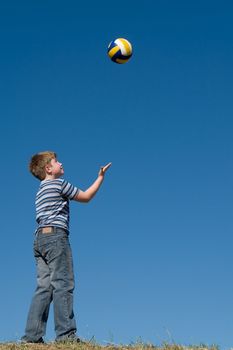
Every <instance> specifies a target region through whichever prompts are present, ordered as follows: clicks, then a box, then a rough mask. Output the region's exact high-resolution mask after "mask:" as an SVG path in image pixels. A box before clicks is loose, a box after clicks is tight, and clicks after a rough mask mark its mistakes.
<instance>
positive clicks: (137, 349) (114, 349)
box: [0, 343, 218, 350]
mask: <svg viewBox="0 0 233 350" xmlns="http://www.w3.org/2000/svg"><path fill="white" fill-rule="evenodd" d="M0 350H218V346H215V345H212V346H205V345H200V346H191V345H190V346H184V345H175V344H172V345H171V344H163V345H162V346H156V345H150V344H135V345H129V346H128V345H127V346H124V345H119V346H118V345H107V346H101V345H97V344H88V343H87V344H72V343H69V344H55V343H47V344H19V343H2V344H0Z"/></svg>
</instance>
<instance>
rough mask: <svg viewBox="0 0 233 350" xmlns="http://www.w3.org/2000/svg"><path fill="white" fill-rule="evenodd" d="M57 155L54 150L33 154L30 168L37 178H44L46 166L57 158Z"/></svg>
mask: <svg viewBox="0 0 233 350" xmlns="http://www.w3.org/2000/svg"><path fill="white" fill-rule="evenodd" d="M56 158H57V155H56V153H54V152H51V151H46V152H40V153H37V154H35V155H34V156H32V158H31V161H30V163H29V170H30V172H31V173H32V175H34V176H35V177H36V178H37V179H39V180H41V181H42V180H44V179H45V176H46V171H45V166H46V165H47V164H49V163H50V162H51V160H52V159H56Z"/></svg>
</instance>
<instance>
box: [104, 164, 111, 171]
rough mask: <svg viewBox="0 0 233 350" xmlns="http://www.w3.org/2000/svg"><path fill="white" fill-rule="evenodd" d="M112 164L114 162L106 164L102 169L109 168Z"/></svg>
mask: <svg viewBox="0 0 233 350" xmlns="http://www.w3.org/2000/svg"><path fill="white" fill-rule="evenodd" d="M111 165H112V163H108V164H107V165H105V166H104V167H103V168H102V169H103V171H106V170H108V168H110V166H111Z"/></svg>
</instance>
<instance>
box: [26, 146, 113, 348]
mask: <svg viewBox="0 0 233 350" xmlns="http://www.w3.org/2000/svg"><path fill="white" fill-rule="evenodd" d="M110 166H111V163H109V164H107V165H106V166H104V167H101V168H100V171H99V174H98V177H97V179H96V180H95V181H94V183H93V184H92V185H91V186H90V187H89V188H88V189H87V190H86V191H81V190H80V189H78V188H77V187H75V186H73V185H72V184H70V183H68V182H67V181H66V180H64V179H61V176H63V174H64V169H63V166H62V163H60V162H58V160H57V156H56V154H55V153H54V152H41V153H38V154H36V155H34V156H33V157H32V159H31V162H30V164H29V169H30V171H31V173H32V174H33V175H34V176H35V177H36V178H38V179H39V180H40V181H41V183H40V187H39V191H38V192H37V195H36V221H37V223H38V228H37V230H36V237H35V241H34V256H35V259H36V266H37V288H36V291H35V294H34V297H33V300H32V303H31V307H30V310H29V313H28V319H27V325H26V330H25V335H24V336H23V337H22V342H25V343H26V342H30V343H43V342H44V340H43V336H44V335H45V331H46V323H47V320H48V315H49V307H50V303H51V302H52V301H53V304H54V323H55V332H56V341H57V342H60V341H61V342H66V341H68V342H70V341H72V342H80V339H79V338H78V337H77V335H76V330H77V329H76V323H75V317H74V313H73V290H74V274H73V261H72V252H71V248H70V244H69V238H68V236H69V200H75V201H78V202H89V201H90V200H91V199H92V198H93V197H94V195H95V194H96V192H97V191H98V189H99V188H100V186H101V184H102V182H103V180H104V175H105V172H106V171H107V170H108V168H109V167H110Z"/></svg>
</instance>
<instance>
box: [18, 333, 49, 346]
mask: <svg viewBox="0 0 233 350" xmlns="http://www.w3.org/2000/svg"><path fill="white" fill-rule="evenodd" d="M20 343H21V344H27V343H29V344H44V339H43V338H39V339H38V340H31V339H29V338H27V337H26V335H24V336H23V337H22V338H21V341H20Z"/></svg>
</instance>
